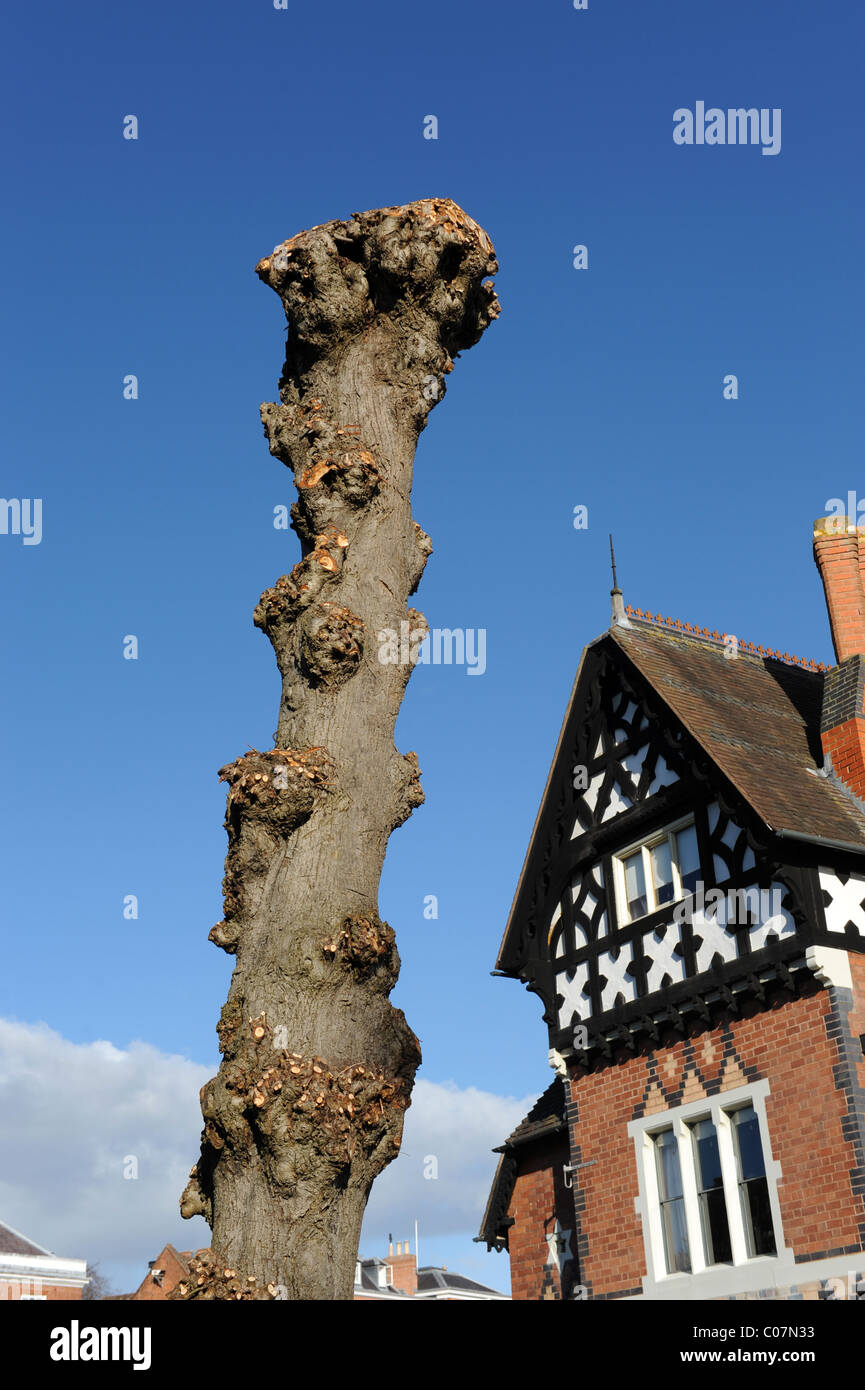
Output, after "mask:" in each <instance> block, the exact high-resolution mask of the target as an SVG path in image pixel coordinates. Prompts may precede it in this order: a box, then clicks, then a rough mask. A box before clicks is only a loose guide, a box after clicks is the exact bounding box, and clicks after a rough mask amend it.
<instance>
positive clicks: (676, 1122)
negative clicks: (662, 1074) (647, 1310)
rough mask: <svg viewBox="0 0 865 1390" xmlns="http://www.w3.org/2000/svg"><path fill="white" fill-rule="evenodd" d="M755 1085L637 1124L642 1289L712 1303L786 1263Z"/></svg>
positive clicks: (760, 1093) (764, 1089)
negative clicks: (644, 1266) (643, 1257)
mask: <svg viewBox="0 0 865 1390" xmlns="http://www.w3.org/2000/svg"><path fill="white" fill-rule="evenodd" d="M768 1093H769V1083H768V1082H767V1081H758V1082H755V1083H754V1084H753V1085H751V1086H743V1087H739V1088H737V1089H736V1090H734V1091H726V1092H723V1093H722V1094H721V1095H718V1096H710V1097H707V1098H706V1099H705V1100H702V1101H694V1102H692V1103H691V1104H689V1105H684V1106H679V1107H678V1108H676V1109H674V1110H667V1111H663V1112H661V1113H659V1114H657V1115H649V1116H645V1117H644V1118H643V1119H641V1120H634V1121H632V1122H631V1124H630V1125H629V1126H628V1133H629V1134H630V1135H631V1137H632V1138H633V1139H634V1143H635V1146H636V1158H637V1172H638V1177H639V1185H640V1196H639V1199H638V1202H637V1209H638V1211H639V1214H640V1216H641V1217H642V1222H643V1236H644V1241H645V1246H646V1262H647V1268H648V1274H647V1277H646V1279H645V1280H644V1281H643V1283H644V1288H645V1291H646V1293H648V1294H649V1295H650V1296H653V1297H661V1298H665V1297H666V1298H711V1297H713V1296H716V1295H717V1294H723V1293H725V1292H731V1291H738V1290H748V1289H751V1288H755V1289H756V1288H762V1287H765V1286H768V1285H769V1284H771V1283H774V1282H775V1273H776V1271H778V1270H779V1269H783V1270H784V1271H786V1270H787V1269H788V1267H789V1266H792V1265H793V1255H792V1252H791V1251H789V1250H786V1249H785V1248H784V1238H783V1230H782V1225H781V1210H780V1205H779V1202H778V1192H777V1183H778V1180H779V1178H780V1176H781V1170H780V1165H779V1164H778V1163H777V1162H776V1161H775V1160H774V1159H773V1157H772V1151H771V1144H770V1140H769V1135H768V1130H767V1127H766V1113H765V1098H766V1096H767V1095H768Z"/></svg>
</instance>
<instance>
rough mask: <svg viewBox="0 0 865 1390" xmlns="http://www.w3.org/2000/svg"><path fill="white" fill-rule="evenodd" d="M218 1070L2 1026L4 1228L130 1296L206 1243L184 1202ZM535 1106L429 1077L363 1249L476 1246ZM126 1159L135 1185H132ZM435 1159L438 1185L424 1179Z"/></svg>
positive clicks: (420, 1085) (142, 1047)
mask: <svg viewBox="0 0 865 1390" xmlns="http://www.w3.org/2000/svg"><path fill="white" fill-rule="evenodd" d="M211 1075H212V1070H211V1068H210V1067H205V1066H201V1065H199V1064H198V1063H195V1062H191V1061H189V1060H188V1059H187V1058H184V1057H178V1056H171V1055H169V1054H167V1053H164V1052H160V1051H159V1050H158V1048H155V1047H152V1046H151V1045H150V1044H149V1043H144V1042H135V1043H132V1044H131V1045H130V1046H129V1048H127V1049H125V1050H124V1049H120V1048H117V1047H114V1046H113V1044H111V1043H109V1042H93V1043H86V1044H84V1043H73V1042H70V1041H68V1040H67V1039H66V1038H63V1037H62V1036H61V1035H60V1034H59V1033H57V1032H55V1031H54V1030H53V1029H51V1028H49V1027H47V1026H46V1025H45V1024H35V1025H34V1024H25V1023H16V1022H12V1021H10V1020H5V1019H0V1114H2V1116H3V1124H2V1126H0V1221H7V1222H9V1223H10V1224H11V1225H12V1226H14V1227H16V1228H17V1229H18V1230H19V1231H22V1232H23V1233H24V1234H25V1235H28V1236H30V1237H31V1238H32V1239H33V1240H35V1241H38V1242H39V1243H40V1244H42V1245H45V1246H47V1247H48V1249H50V1250H53V1251H54V1252H55V1253H56V1254H58V1255H62V1256H66V1257H69V1258H80V1259H88V1260H90V1261H98V1262H99V1264H100V1267H101V1269H102V1272H103V1273H104V1274H106V1275H108V1276H109V1277H110V1278H111V1280H112V1282H113V1283H114V1285H115V1287H116V1288H117V1289H118V1291H120V1292H124V1293H125V1292H128V1291H130V1290H131V1289H132V1288H135V1287H137V1285H138V1284H139V1283H140V1281H141V1279H142V1278H143V1277H144V1274H145V1272H146V1269H147V1262H148V1260H152V1259H154V1258H155V1257H156V1255H158V1254H159V1251H160V1250H161V1249H162V1246H163V1245H164V1244H165V1242H166V1241H171V1243H172V1244H173V1245H175V1246H177V1247H178V1248H179V1249H189V1248H190V1247H194V1246H200V1245H207V1244H208V1243H209V1239H210V1231H209V1228H208V1226H207V1225H206V1223H205V1222H204V1221H203V1220H202V1219H201V1218H200V1217H195V1218H194V1219H193V1220H192V1221H182V1220H181V1218H180V1214H179V1211H178V1201H179V1198H180V1193H181V1190H182V1188H183V1186H184V1184H185V1182H186V1178H187V1175H188V1173H189V1169H190V1167H191V1166H192V1164H193V1163H194V1162H195V1159H196V1157H197V1155H198V1142H199V1134H200V1130H201V1112H200V1109H199V1100H198V1092H199V1089H200V1087H201V1086H202V1085H203V1083H204V1082H205V1081H206V1080H207V1079H208V1078H209V1077H210V1076H211ZM534 1100H535V1097H534V1096H529V1097H526V1098H523V1099H519V1100H518V1099H514V1098H512V1097H503V1096H497V1095H494V1094H492V1093H490V1092H488V1091H480V1090H476V1089H475V1088H474V1087H469V1088H466V1089H461V1088H460V1087H458V1086H456V1085H454V1084H453V1083H449V1082H445V1083H441V1084H440V1083H437V1082H432V1081H426V1080H423V1079H421V1080H418V1081H417V1083H416V1085H415V1088H414V1093H413V1100H412V1105H411V1108H410V1110H409V1112H408V1115H407V1117H406V1125H405V1134H404V1138H403V1146H402V1152H401V1154H400V1157H399V1158H398V1159H397V1160H396V1161H395V1162H394V1163H392V1164H391V1165H390V1167H389V1168H387V1169H386V1170H385V1172H384V1173H383V1174H382V1175H381V1177H380V1178H379V1179H378V1181H377V1182H376V1184H375V1186H374V1188H373V1192H372V1196H371V1198H370V1202H369V1206H368V1208H367V1217H366V1221H365V1224H364V1233H363V1239H362V1242H361V1250H362V1253H363V1254H384V1253H385V1251H386V1245H384V1244H383V1242H384V1241H385V1240H386V1238H387V1233H388V1232H390V1231H393V1233H394V1239H397V1240H401V1239H406V1238H413V1235H414V1222H415V1221H416V1220H417V1221H418V1223H419V1226H420V1230H421V1233H422V1235H421V1238H422V1242H423V1246H424V1250H425V1251H426V1253H425V1254H424V1253H423V1251H422V1258H423V1260H424V1262H425V1263H433V1262H435V1261H436V1260H437V1259H438V1258H439V1256H437V1255H436V1252H435V1241H436V1240H439V1241H440V1243H441V1245H442V1248H443V1249H444V1248H447V1249H448V1251H450V1250H451V1249H452V1248H453V1238H454V1237H463V1238H464V1239H465V1241H466V1259H467V1258H468V1255H469V1251H471V1252H472V1254H474V1252H476V1251H478V1249H479V1247H477V1246H474V1247H472V1246H471V1245H470V1241H471V1237H472V1236H474V1235H476V1234H477V1230H478V1226H479V1224H480V1220H481V1216H482V1215H483V1210H484V1205H485V1203H486V1199H487V1194H488V1192H489V1187H490V1183H491V1181H492V1177H493V1173H494V1171H495V1163H496V1157H495V1155H494V1154H492V1153H491V1152H490V1150H491V1149H492V1147H493V1146H494V1145H496V1144H501V1143H502V1141H503V1140H504V1139H505V1138H506V1136H507V1135H508V1134H509V1132H510V1131H511V1130H512V1129H513V1128H514V1126H515V1125H516V1124H517V1123H518V1122H519V1120H520V1119H521V1118H522V1116H523V1115H524V1114H525V1113H526V1111H527V1110H528V1109H529V1108H530V1106H531V1105H532V1103H533V1101H534ZM128 1155H134V1156H135V1158H137V1160H138V1172H139V1176H138V1179H137V1180H127V1179H124V1177H123V1167H124V1159H125V1158H126V1157H127V1156H128ZM430 1157H432V1158H435V1160H436V1161H437V1165H438V1177H437V1178H435V1179H432V1178H425V1177H424V1160H425V1159H428V1158H430ZM431 1167H432V1165H429V1164H427V1171H430V1169H431ZM503 1258H504V1257H502V1259H503ZM461 1263H462V1264H463V1265H465V1263H466V1260H463V1261H461ZM468 1272H469V1270H468V1269H466V1273H468ZM475 1277H478V1276H477V1275H476V1276H475ZM489 1282H492V1280H490V1281H489Z"/></svg>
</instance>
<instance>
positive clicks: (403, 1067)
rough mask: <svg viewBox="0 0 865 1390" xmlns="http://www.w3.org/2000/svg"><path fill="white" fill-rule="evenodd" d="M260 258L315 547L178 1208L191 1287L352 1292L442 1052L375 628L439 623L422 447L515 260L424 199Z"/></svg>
mask: <svg viewBox="0 0 865 1390" xmlns="http://www.w3.org/2000/svg"><path fill="white" fill-rule="evenodd" d="M256 269H257V273H258V275H259V276H260V277H261V279H262V280H264V281H265V283H266V284H268V285H270V286H271V288H272V289H274V290H276V292H277V294H278V295H279V296H280V298H281V299H282V302H283V305H284V307H285V313H286V317H287V319H288V325H289V330H288V342H287V350H286V358H285V366H284V368H283V374H282V379H281V381H280V391H279V394H280V402H279V404H278V405H277V404H271V405H263V406H262V407H261V418H262V420H263V422H264V428H265V431H266V433H267V437H268V440H269V442H270V451H271V453H272V454H275V455H276V457H277V458H279V459H281V460H282V461H283V463H285V464H287V465H288V466H289V467H290V468H291V469H292V471H293V473H294V481H295V485H296V487H297V494H298V499H297V502H296V503H295V504H294V506H293V507H292V517H293V526H294V529H295V531H296V532H297V534H298V536H299V537H300V542H301V553H302V558H301V560H300V561H299V562H298V563H297V564H296V565H295V566H294V569H293V570H292V571H291V573H290V574H288V575H283V576H282V578H281V579H278V580H277V582H276V583H275V585H274V586H273V588H272V589H268V590H266V592H265V593H264V594H262V596H261V601H260V602H259V604H258V607H257V608H256V610H255V623H256V626H258V627H260V628H261V630H262V631H263V632H265V633H266V634H267V636H268V637H269V638H270V641H271V642H272V644H273V648H274V651H275V652H276V660H277V664H278V666H279V670H280V672H281V675H282V700H281V703H280V710H279V727H278V729H277V733H276V737H275V747H274V748H272V749H270V750H268V751H267V752H255V751H252V752H249V753H246V754H245V755H244V756H243V757H241V758H238V759H237V761H236V762H234V763H231V764H230V765H228V766H227V767H224V768H222V770H221V772H220V774H219V775H220V777H221V778H222V780H223V781H225V782H227V783H228V808H227V811H226V817H225V825H226V829H227V831H228V855H227V858H226V866H225V879H224V885H223V886H224V892H225V907H224V912H225V917H224V920H223V921H221V922H219V923H218V924H217V925H216V926H215V927H214V928H213V929H212V931H211V933H210V939H211V940H212V941H214V942H216V944H217V945H218V946H221V947H222V948H223V950H225V951H228V952H230V953H232V954H236V956H237V964H236V966H235V970H234V975H233V978H232V982H231V988H230V990H229V995H228V1000H227V1002H226V1004H225V1006H224V1008H223V1010H222V1017H221V1020H220V1023H219V1025H218V1029H217V1031H218V1033H219V1042H220V1050H221V1052H222V1053H223V1060H222V1064H221V1066H220V1069H219V1074H218V1075H217V1076H216V1077H215V1078H214V1079H213V1080H212V1081H209V1082H208V1083H207V1085H206V1086H204V1088H203V1089H202V1093H201V1110H202V1114H203V1116H204V1132H203V1135H202V1146H201V1157H200V1159H199V1161H198V1163H197V1165H196V1167H195V1168H194V1169H193V1170H192V1174H191V1177H190V1182H189V1184H188V1186H187V1188H186V1190H185V1192H184V1194H183V1197H182V1199H181V1211H182V1213H183V1215H184V1216H193V1215H196V1214H199V1213H200V1214H202V1215H204V1216H205V1217H206V1218H207V1220H208V1221H209V1222H210V1224H211V1226H212V1228H213V1240H212V1250H211V1252H210V1253H209V1254H208V1255H207V1256H206V1257H205V1258H204V1260H203V1261H201V1262H199V1264H197V1265H196V1267H195V1270H194V1272H193V1277H192V1279H191V1280H190V1281H186V1282H185V1283H184V1284H183V1285H181V1286H180V1288H179V1289H178V1296H179V1297H181V1298H200V1297H209V1298H213V1297H229V1298H235V1299H236V1298H251V1297H258V1298H264V1297H274V1296H276V1297H288V1298H290V1299H301V1298H307V1299H349V1298H351V1295H352V1287H353V1280H354V1266H355V1260H356V1258H357V1247H358V1241H359V1239H360V1228H361V1221H362V1218H363V1212H364V1208H365V1206H366V1202H367V1198H368V1196H369V1192H370V1188H371V1186H372V1183H373V1180H374V1178H375V1177H376V1176H377V1175H378V1173H380V1172H381V1171H382V1169H383V1168H384V1167H385V1165H386V1164H387V1163H389V1162H390V1161H391V1159H393V1158H395V1157H396V1155H397V1153H398V1151H399V1146H400V1141H401V1137H402V1128H403V1119H404V1115H405V1110H406V1107H407V1106H408V1104H409V1101H410V1096H411V1088H412V1083H413V1080H414V1073H415V1070H416V1068H417V1066H418V1063H419V1062H420V1048H419V1045H418V1041H417V1038H416V1037H415V1035H414V1033H413V1032H412V1031H411V1029H410V1028H409V1027H408V1025H407V1023H406V1021H405V1018H404V1016H403V1014H402V1012H401V1011H400V1010H399V1009H395V1008H394V1007H393V1005H392V1004H391V1003H390V1001H389V999H388V996H389V994H390V992H391V990H392V988H393V986H394V984H395V982H396V979H397V975H398V972H399V956H398V955H397V950H396V944H395V940H394V933H393V931H392V930H391V928H390V927H389V926H388V925H387V923H386V922H382V921H381V920H380V918H379V916H378V888H379V878H380V875H381V869H382V863H383V860H384V854H385V849H386V846H387V842H388V837H389V836H390V833H391V831H392V830H393V829H394V828H395V827H396V826H398V825H401V824H402V823H403V821H405V820H406V819H407V817H408V816H409V815H410V814H411V811H412V808H413V807H415V806H417V805H419V804H420V802H421V801H422V800H423V793H422V791H421V788H420V778H419V769H418V763H417V758H416V756H415V754H414V753H406V754H404V755H403V754H400V753H398V752H397V750H396V748H395V747H394V741H393V731H394V723H395V721H396V717H397V714H398V712H399V707H400V704H401V702H402V697H403V693H404V691H405V686H406V683H407V680H408V677H409V675H410V674H411V670H412V667H411V665H410V664H408V663H407V664H399V663H393V662H392V661H387V662H384V661H382V660H380V659H379V654H380V651H381V650H382V646H381V640H380V639H379V636H378V634H379V633H383V632H384V631H385V630H387V629H389V630H391V631H396V632H400V631H401V628H400V624H401V623H403V622H406V621H408V622H409V623H410V625H411V630H412V631H413V632H417V630H418V629H420V628H422V627H424V626H425V624H424V619H423V617H422V615H421V614H420V613H418V612H416V611H415V610H414V609H412V608H407V602H408V599H409V597H410V595H411V594H413V593H414V591H415V589H416V588H417V586H418V583H419V581H420V577H421V574H422V573H423V568H424V565H425V564H426V561H427V557H428V556H429V554H430V551H431V549H432V547H431V544H430V540H429V537H428V536H426V535H425V534H424V532H423V531H422V530H421V528H420V527H419V526H418V524H417V523H416V522H415V521H413V520H412V515H411V503H410V493H411V483H412V464H413V459H414V452H415V447H416V443H417V437H418V434H419V433H420V431H421V430H422V429H423V428H424V426H425V424H426V419H427V415H428V414H429V412H430V410H431V409H432V407H433V405H434V404H435V403H436V401H437V400H439V399H440V398H441V396H442V394H443V392H444V377H445V375H446V374H447V373H448V372H450V371H451V369H452V366H453V360H452V359H453V357H454V356H455V355H456V354H457V353H458V352H460V351H462V350H463V349H465V348H469V347H471V346H472V345H473V344H474V343H476V342H477V341H478V339H479V338H480V336H481V334H482V333H483V331H484V329H485V328H486V327H487V325H488V323H489V322H490V320H491V319H493V318H495V317H496V316H497V314H498V312H499V306H498V301H497V299H496V296H495V291H494V289H493V286H492V283H491V282H489V281H488V280H486V279H485V277H486V276H489V275H492V274H494V273H495V271H496V270H497V269H498V267H497V265H496V261H495V257H494V252H493V247H492V244H491V242H490V240H489V237H488V236H487V235H486V233H485V232H484V231H483V230H482V228H481V227H479V226H478V225H477V223H475V222H473V221H472V219H471V218H470V217H468V216H466V214H465V213H464V212H463V211H462V210H461V209H460V208H459V207H457V206H456V204H455V203H452V202H451V201H450V200H448V199H446V198H427V199H423V200H421V201H419V202H416V203H410V204H408V205H407V206H406V207H394V208H383V209H379V210H377V211H373V212H364V213H358V214H356V215H355V216H354V217H352V218H350V219H349V220H348V221H346V222H328V223H326V224H325V225H323V226H320V227H314V228H313V229H312V230H311V231H307V232H301V233H300V234H299V235H298V236H295V237H292V238H291V240H290V241H286V242H284V243H283V244H282V245H281V246H278V247H277V248H276V249H275V251H274V252H273V254H272V255H270V256H267V257H265V259H264V260H263V261H261V262H260V263H259V265H258V266H257V267H256ZM402 631H404V629H402ZM405 645H407V644H405ZM412 649H413V650H416V643H413V644H412Z"/></svg>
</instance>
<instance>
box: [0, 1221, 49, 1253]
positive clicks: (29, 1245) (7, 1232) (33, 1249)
mask: <svg viewBox="0 0 865 1390" xmlns="http://www.w3.org/2000/svg"><path fill="white" fill-rule="evenodd" d="M51 1253H52V1252H51V1251H50V1250H46V1249H45V1246H44V1245H37V1244H36V1242H35V1241H32V1240H28V1239H27V1237H26V1236H22V1234H21V1232H20V1231H16V1230H14V1229H13V1228H12V1227H11V1226H5V1225H4V1224H3V1223H2V1222H0V1255H50V1254H51Z"/></svg>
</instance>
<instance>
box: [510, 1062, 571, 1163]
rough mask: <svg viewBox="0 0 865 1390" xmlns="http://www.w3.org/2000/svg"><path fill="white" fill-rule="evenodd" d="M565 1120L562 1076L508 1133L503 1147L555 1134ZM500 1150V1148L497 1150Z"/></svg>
mask: <svg viewBox="0 0 865 1390" xmlns="http://www.w3.org/2000/svg"><path fill="white" fill-rule="evenodd" d="M564 1122H565V1085H564V1082H563V1080H562V1078H561V1077H560V1076H557V1077H556V1079H555V1081H553V1082H551V1084H550V1085H549V1086H548V1087H547V1089H546V1090H545V1091H544V1093H543V1095H542V1096H541V1097H540V1098H539V1099H538V1100H536V1101H535V1103H534V1105H533V1106H532V1108H531V1110H530V1111H529V1113H528V1115H526V1116H525V1118H524V1119H522V1120H520V1122H519V1124H518V1125H517V1127H516V1129H515V1130H513V1132H512V1133H511V1134H509V1135H508V1137H507V1139H506V1140H505V1142H504V1144H503V1145H502V1148H503V1149H509V1148H511V1147H512V1146H513V1145H515V1144H527V1143H528V1142H529V1141H530V1140H533V1139H541V1138H543V1136H544V1135H546V1134H555V1133H556V1131H557V1130H559V1129H560V1128H561V1126H562V1125H563V1124H564ZM495 1152H500V1150H495Z"/></svg>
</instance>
